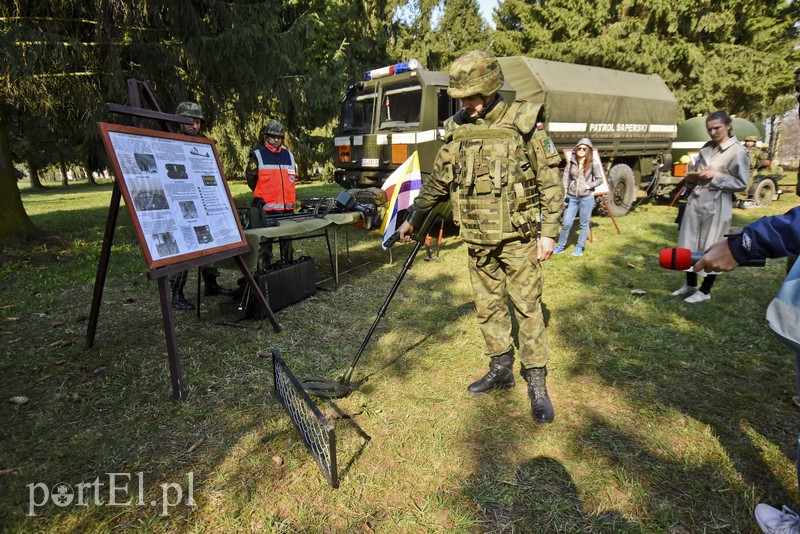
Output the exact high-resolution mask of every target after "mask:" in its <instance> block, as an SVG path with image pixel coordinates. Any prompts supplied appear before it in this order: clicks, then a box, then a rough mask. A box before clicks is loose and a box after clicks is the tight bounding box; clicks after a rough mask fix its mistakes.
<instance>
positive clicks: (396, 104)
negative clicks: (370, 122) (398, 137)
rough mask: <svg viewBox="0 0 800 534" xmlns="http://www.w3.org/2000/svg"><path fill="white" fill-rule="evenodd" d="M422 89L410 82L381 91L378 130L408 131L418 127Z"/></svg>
mask: <svg viewBox="0 0 800 534" xmlns="http://www.w3.org/2000/svg"><path fill="white" fill-rule="evenodd" d="M421 106H422V87H420V85H419V83H416V82H412V83H410V84H406V85H390V86H386V87H385V89H384V90H383V96H382V102H381V115H380V123H379V128H378V129H379V130H393V131H399V130H408V129H411V128H417V127H419V113H420V107H421Z"/></svg>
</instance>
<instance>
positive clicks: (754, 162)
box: [744, 135, 767, 174]
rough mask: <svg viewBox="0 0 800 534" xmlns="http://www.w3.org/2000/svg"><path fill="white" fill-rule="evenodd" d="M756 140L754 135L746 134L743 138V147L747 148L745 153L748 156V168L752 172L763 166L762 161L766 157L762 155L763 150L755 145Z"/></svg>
mask: <svg viewBox="0 0 800 534" xmlns="http://www.w3.org/2000/svg"><path fill="white" fill-rule="evenodd" d="M757 142H758V138H757V137H756V136H755V135H748V136H747V137H745V138H744V147H745V148H746V149H747V153H748V155H749V156H750V170H751V171H752V172H753V174H755V173H756V171H757V170H760V169H762V168H764V161H765V160H766V159H767V158H766V156H765V155H764V151H763V150H761V148H759V147H757V146H756V143H757Z"/></svg>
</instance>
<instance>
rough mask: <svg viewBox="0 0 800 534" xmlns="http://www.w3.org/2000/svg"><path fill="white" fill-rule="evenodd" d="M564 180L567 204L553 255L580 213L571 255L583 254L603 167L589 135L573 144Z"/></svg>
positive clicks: (567, 235) (565, 239)
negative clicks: (578, 231)
mask: <svg viewBox="0 0 800 534" xmlns="http://www.w3.org/2000/svg"><path fill="white" fill-rule="evenodd" d="M563 180H564V194H565V195H566V198H567V202H568V204H567V208H566V209H565V210H564V222H563V223H562V225H561V235H560V236H559V237H558V246H557V247H556V248H555V250H554V251H553V254H560V253H562V252H564V249H565V248H566V246H567V237H569V231H570V230H571V229H572V223H573V222H574V221H575V215H576V214H580V221H581V232H580V234H579V235H578V245H577V246H576V247H575V250H574V251H573V252H572V255H573V256H583V248H584V247H585V246H586V239H587V238H588V237H589V223H590V222H591V217H592V209H594V190H595V189H596V188H597V187H599V186H600V185H601V184H602V183H603V169H602V168H601V167H600V163H599V162H597V161H595V160H594V145H592V141H591V140H590V139H589V138H587V137H584V138H583V139H581V140H580V141H578V144H577V145H575V149H574V150H573V151H572V154H571V155H570V157H569V161H568V162H567V166H566V167H565V168H564V175H563Z"/></svg>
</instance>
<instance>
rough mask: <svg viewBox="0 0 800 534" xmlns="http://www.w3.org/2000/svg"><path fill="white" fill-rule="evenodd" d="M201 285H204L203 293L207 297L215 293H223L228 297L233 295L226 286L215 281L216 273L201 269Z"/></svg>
mask: <svg viewBox="0 0 800 534" xmlns="http://www.w3.org/2000/svg"><path fill="white" fill-rule="evenodd" d="M203 286H204V287H205V290H204V291H203V293H204V294H205V296H207V297H213V296H216V295H224V296H226V297H229V296H231V295H233V291H231V290H230V289H228V288H227V287H222V286H221V285H219V283H217V277H216V275H213V274H209V273H206V272H205V271H203Z"/></svg>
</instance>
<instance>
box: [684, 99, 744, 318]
mask: <svg viewBox="0 0 800 534" xmlns="http://www.w3.org/2000/svg"><path fill="white" fill-rule="evenodd" d="M732 124H733V120H732V119H731V117H730V115H728V112H727V111H724V110H720V111H715V112H714V113H712V114H711V115H709V116H708V118H706V131H708V136H709V137H710V138H711V141H709V142H708V143H706V144H705V145H703V148H701V149H700V155H699V156H698V158H697V160H696V161H695V163H694V164H693V165H692V167H691V169H690V172H689V174H688V175H687V176H686V182H687V189H691V192H690V193H689V194H688V198H687V200H686V212H685V213H684V215H683V220H682V221H681V227H680V230H679V232H678V246H679V247H681V248H688V249H689V250H691V251H692V252H699V253H701V254H702V253H703V252H705V250H706V249H707V248H709V247H710V246H711V245H713V244H714V243H716V242H717V241H719V240H721V239H722V238H723V237H724V235H725V234H726V233H728V230H730V227H731V218H732V213H733V202H734V200H735V194H736V192H737V191H743V190H744V188H745V187H747V180H748V179H749V177H750V160H749V159H748V156H747V150H746V149H745V148H744V147H743V146H742V145H741V144H740V143H739V141H738V140H737V139H736V137H735V136H734V135H733V126H732ZM698 274H701V275H705V278H704V279H703V284H702V285H701V286H700V288H699V290H698V288H697V280H698ZM716 277H717V274H716V273H703V272H700V273H695V272H693V271H691V270H690V271H687V272H686V283H685V284H684V285H683V286H682V287H681V288H680V289H678V290H676V291H673V292H672V294H673V295H674V296H676V297H684V298H685V301H686V302H689V303H696V302H704V301H706V300H710V299H711V288H712V286H713V285H714V281H715V280H716Z"/></svg>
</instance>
